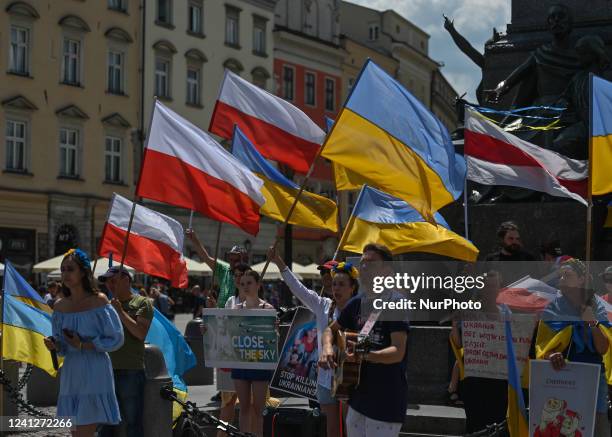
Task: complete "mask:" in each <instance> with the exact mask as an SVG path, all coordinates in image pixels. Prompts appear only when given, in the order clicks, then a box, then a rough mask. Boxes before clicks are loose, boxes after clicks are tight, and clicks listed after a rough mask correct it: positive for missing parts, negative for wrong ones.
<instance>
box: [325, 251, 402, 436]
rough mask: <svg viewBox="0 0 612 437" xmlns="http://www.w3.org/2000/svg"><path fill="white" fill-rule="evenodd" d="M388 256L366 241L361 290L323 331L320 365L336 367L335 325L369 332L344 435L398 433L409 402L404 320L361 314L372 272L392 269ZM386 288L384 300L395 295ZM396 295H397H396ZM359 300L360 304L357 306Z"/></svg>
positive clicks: (369, 291) (384, 272) (381, 273)
mask: <svg viewBox="0 0 612 437" xmlns="http://www.w3.org/2000/svg"><path fill="white" fill-rule="evenodd" d="M390 261H392V255H391V252H390V251H389V249H388V248H387V247H385V246H383V245H379V244H373V243H370V244H368V245H366V246H365V247H364V249H363V255H362V257H361V261H360V264H359V275H360V283H361V287H363V288H362V290H363V291H362V292H361V293H360V294H358V295H357V296H355V297H353V298H352V299H351V300H349V302H348V303H347V304H346V306H345V307H344V309H343V310H342V312H341V313H340V316H339V318H338V319H337V320H336V321H335V322H333V323H332V324H330V326H329V327H328V328H327V329H326V330H325V332H324V333H323V345H322V353H321V354H320V357H319V366H321V367H323V368H325V369H328V368H335V367H336V366H337V362H336V359H337V358H336V357H335V355H334V350H333V344H332V343H333V338H334V335H335V334H336V332H337V331H338V330H348V331H357V332H359V333H360V334H361V335H362V336H364V335H366V336H367V337H368V344H369V345H370V348H369V352H367V353H365V354H363V355H362V356H361V357H357V356H355V355H352V356H349V358H348V359H353V360H355V359H361V360H362V362H361V375H360V379H359V384H358V385H357V386H356V387H354V388H353V390H352V392H351V394H350V400H349V410H348V414H347V418H346V429H347V435H348V437H397V436H398V435H399V432H400V430H401V427H402V424H403V423H404V418H405V415H406V407H407V405H408V388H407V381H406V357H407V354H406V341H407V338H408V330H409V325H408V322H407V321H390V320H381V319H382V318H383V317H382V316H381V314H380V313H377V312H373V311H370V314H369V315H368V314H365V310H367V309H368V308H369V307H370V306H368V304H367V302H368V301H371V300H372V299H373V298H374V296H376V297H381V296H380V295H375V294H374V293H373V292H372V281H373V278H374V277H376V276H386V275H390V274H392V268H391V267H390V265H389V262H390ZM395 294H396V293H391V295H390V296H387V298H386V300H388V299H391V300H395V299H396V296H395ZM399 298H401V296H399V295H398V296H397V299H399ZM362 304H363V305H362Z"/></svg>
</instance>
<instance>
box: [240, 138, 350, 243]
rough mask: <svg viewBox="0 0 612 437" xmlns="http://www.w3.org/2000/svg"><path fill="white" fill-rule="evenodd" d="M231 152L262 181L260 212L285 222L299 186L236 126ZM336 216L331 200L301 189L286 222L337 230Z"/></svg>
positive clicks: (333, 203)
mask: <svg viewBox="0 0 612 437" xmlns="http://www.w3.org/2000/svg"><path fill="white" fill-rule="evenodd" d="M232 154H233V155H234V156H235V157H236V158H238V159H239V160H240V161H241V162H242V163H243V164H244V165H246V166H247V167H248V168H249V169H250V170H251V171H252V172H253V173H255V174H256V175H257V176H259V177H260V178H261V179H262V180H263V181H264V185H263V187H262V189H261V193H262V194H263V196H264V198H265V199H266V202H265V203H264V204H263V206H262V207H261V209H260V211H259V212H260V213H261V214H263V215H265V216H267V217H270V218H273V219H275V220H279V221H285V218H286V217H287V215H288V213H289V210H290V209H291V206H292V205H293V202H294V201H295V198H296V196H297V193H298V191H299V190H300V187H299V186H297V185H296V184H295V183H293V182H292V181H290V180H289V179H287V178H286V177H285V176H283V175H282V174H281V173H280V172H279V171H278V170H276V169H275V168H274V167H272V165H270V163H269V162H267V161H266V160H265V158H264V157H263V156H262V155H261V154H260V153H259V152H258V151H257V149H256V148H255V146H254V145H253V144H252V143H251V141H250V140H249V139H248V138H247V137H246V136H245V135H244V134H243V133H242V132H241V131H240V129H239V128H238V127H236V128H235V129H234V137H233V140H232ZM337 218H338V208H337V207H336V203H335V202H334V201H332V200H330V199H328V198H326V197H323V196H319V195H317V194H313V193H310V192H307V191H302V194H301V195H300V200H299V201H298V203H297V205H296V206H295V209H294V211H293V213H292V214H291V218H290V220H289V223H291V224H292V225H297V226H304V227H307V228H322V229H328V230H330V231H332V232H337V231H338V224H337Z"/></svg>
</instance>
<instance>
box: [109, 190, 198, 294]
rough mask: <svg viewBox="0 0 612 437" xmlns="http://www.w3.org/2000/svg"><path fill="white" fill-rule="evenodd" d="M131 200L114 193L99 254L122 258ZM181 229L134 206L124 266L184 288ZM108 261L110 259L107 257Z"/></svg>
mask: <svg viewBox="0 0 612 437" xmlns="http://www.w3.org/2000/svg"><path fill="white" fill-rule="evenodd" d="M132 205H133V203H132V201H131V200H128V199H126V198H125V197H121V196H120V195H118V194H116V193H115V194H114V195H113V198H112V200H111V204H110V210H109V213H108V218H107V219H106V223H105V224H104V231H103V232H102V240H101V241H100V246H99V248H98V255H100V256H109V253H111V254H112V258H113V259H115V260H120V259H121V256H122V255H123V247H124V244H125V236H126V235H127V229H128V224H129V222H130V213H131V212H132ZM183 239H184V233H183V227H182V226H181V224H180V223H179V222H178V221H176V220H174V219H173V218H171V217H168V216H166V215H163V214H160V213H158V212H156V211H153V210H152V209H149V208H146V207H144V206H142V205H136V209H135V210H134V219H133V221H132V228H131V231H130V238H129V239H128V248H127V252H126V256H125V264H127V265H129V266H131V267H134V268H135V269H136V270H138V271H141V272H144V273H147V274H149V275H153V276H158V277H160V278H165V279H168V280H169V281H171V282H172V286H173V287H177V288H185V287H187V265H186V263H185V259H184V258H183ZM109 258H110V257H109Z"/></svg>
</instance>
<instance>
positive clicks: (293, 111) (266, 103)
mask: <svg viewBox="0 0 612 437" xmlns="http://www.w3.org/2000/svg"><path fill="white" fill-rule="evenodd" d="M234 125H237V126H238V127H239V128H240V130H241V131H242V132H243V133H244V134H245V135H246V136H247V137H248V138H249V140H251V142H252V143H253V144H255V147H256V148H257V150H259V152H260V153H261V154H262V155H263V156H265V157H266V158H268V159H272V160H274V161H278V162H281V163H283V164H285V165H287V166H289V167H291V168H292V169H294V170H295V171H297V172H299V173H307V172H308V169H309V168H310V166H311V164H312V163H313V161H314V159H315V157H316V155H317V152H318V151H319V148H320V147H321V144H322V143H323V140H324V139H325V132H324V131H323V129H321V128H320V127H319V126H317V124H316V123H315V122H314V121H312V120H311V119H310V118H309V117H308V116H307V115H306V114H304V112H302V110H300V109H298V108H297V107H295V106H294V105H292V104H291V103H289V102H287V101H286V100H283V99H281V98H280V97H277V96H275V95H273V94H271V93H269V92H267V91H266V90H263V89H261V88H259V87H258V86H255V85H253V84H252V83H250V82H248V81H246V80H245V79H243V78H241V77H240V76H238V75H236V74H234V73H232V72H231V71H229V70H226V71H225V77H224V79H223V83H222V84H221V91H220V93H219V98H218V99H217V103H216V105H215V110H214V112H213V115H212V118H211V120H210V127H209V128H208V130H209V131H210V132H211V133H213V134H215V135H219V136H220V137H222V138H225V139H226V140H230V139H231V138H232V135H233V133H234Z"/></svg>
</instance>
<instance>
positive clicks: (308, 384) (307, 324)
mask: <svg viewBox="0 0 612 437" xmlns="http://www.w3.org/2000/svg"><path fill="white" fill-rule="evenodd" d="M318 334H319V333H318V332H317V325H316V320H315V316H314V314H313V313H311V312H310V311H308V310H307V309H305V308H300V309H299V310H298V311H297V312H296V313H295V316H294V317H293V322H292V323H291V328H290V329H289V332H288V333H287V339H286V340H285V344H284V345H283V349H282V353H281V354H280V360H279V362H278V366H277V368H276V371H275V372H274V377H273V378H272V383H271V384H270V387H272V388H276V389H278V390H281V391H284V392H287V393H291V394H293V395H296V396H300V397H305V398H308V399H312V400H316V398H317V361H318V360H319V352H318V349H317V335H318Z"/></svg>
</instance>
